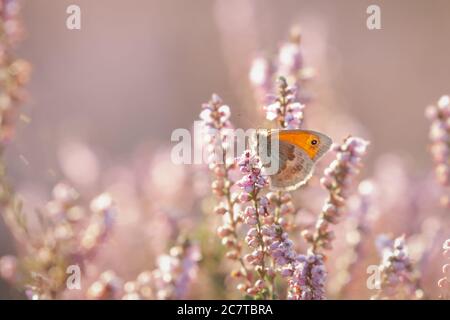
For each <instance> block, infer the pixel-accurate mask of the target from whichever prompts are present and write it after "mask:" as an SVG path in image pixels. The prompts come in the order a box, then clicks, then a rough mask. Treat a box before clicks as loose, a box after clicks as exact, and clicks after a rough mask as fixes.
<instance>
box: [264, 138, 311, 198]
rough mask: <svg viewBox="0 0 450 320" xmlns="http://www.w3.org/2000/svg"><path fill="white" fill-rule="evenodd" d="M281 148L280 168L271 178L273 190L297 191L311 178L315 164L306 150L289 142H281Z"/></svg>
mask: <svg viewBox="0 0 450 320" xmlns="http://www.w3.org/2000/svg"><path fill="white" fill-rule="evenodd" d="M279 148H280V152H279V156H278V164H279V168H278V172H277V173H276V174H274V175H271V176H270V185H271V187H272V188H273V189H283V190H287V191H291V190H295V189H297V188H299V187H300V186H302V185H303V184H305V183H306V182H307V181H308V180H309V178H311V176H312V172H313V168H314V162H313V160H311V158H310V157H309V156H308V154H307V153H306V152H305V151H304V150H302V149H300V148H298V147H297V146H295V145H293V144H291V143H289V142H285V141H281V140H280V142H279ZM275 157H276V156H274V157H273V158H274V160H275V161H277V159H275Z"/></svg>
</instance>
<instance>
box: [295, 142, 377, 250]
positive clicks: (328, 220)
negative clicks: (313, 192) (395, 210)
mask: <svg viewBox="0 0 450 320" xmlns="http://www.w3.org/2000/svg"><path fill="white" fill-rule="evenodd" d="M368 144H369V143H368V142H367V141H366V140H363V139H361V138H357V137H348V138H346V139H345V140H344V142H343V143H342V145H335V146H333V150H334V151H335V152H336V153H337V155H336V159H335V160H334V161H333V162H332V163H331V164H330V166H329V167H328V168H326V169H325V171H324V177H323V178H322V179H321V181H320V182H321V184H322V186H323V187H324V188H325V189H326V190H327V191H328V193H329V197H328V199H327V201H326V203H325V205H324V206H323V208H322V212H321V214H320V217H319V219H318V220H317V223H316V230H315V232H314V234H311V233H309V232H308V231H307V230H305V231H304V232H303V236H304V237H305V239H306V240H307V241H308V242H309V243H310V244H311V246H312V250H313V252H317V251H318V250H319V249H320V248H323V249H331V248H332V246H331V242H332V240H333V239H334V237H335V236H334V232H333V231H330V230H329V225H330V224H336V223H337V222H338V218H339V217H340V216H341V215H342V209H343V208H344V206H345V200H346V198H347V197H348V195H349V187H350V186H351V183H352V179H353V176H355V175H356V174H357V173H358V172H359V169H360V166H361V160H362V157H363V156H364V155H365V154H366V150H367V146H368Z"/></svg>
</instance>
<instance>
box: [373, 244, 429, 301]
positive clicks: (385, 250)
mask: <svg viewBox="0 0 450 320" xmlns="http://www.w3.org/2000/svg"><path fill="white" fill-rule="evenodd" d="M377 247H378V250H379V251H380V254H381V264H380V265H379V271H380V272H381V279H380V282H379V283H378V284H377V285H378V286H379V288H380V289H379V292H378V293H377V294H376V295H375V296H374V297H373V298H374V299H379V298H391V299H395V298H401V299H405V298H416V299H420V298H422V297H423V292H422V290H421V289H420V287H419V285H418V280H417V277H416V275H415V270H414V267H413V264H412V262H411V259H410V257H409V253H408V248H407V246H406V243H405V237H404V236H401V237H398V238H396V239H394V240H390V239H389V238H388V237H386V236H380V237H378V239H377Z"/></svg>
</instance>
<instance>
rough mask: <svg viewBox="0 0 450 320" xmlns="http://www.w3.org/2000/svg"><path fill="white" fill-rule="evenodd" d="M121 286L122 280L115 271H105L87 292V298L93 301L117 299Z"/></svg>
mask: <svg viewBox="0 0 450 320" xmlns="http://www.w3.org/2000/svg"><path fill="white" fill-rule="evenodd" d="M121 286H122V280H121V279H120V278H119V277H118V276H117V275H116V273H115V272H114V271H112V270H108V271H105V272H103V273H102V274H101V275H100V277H99V279H98V280H97V281H95V282H94V283H93V284H91V285H90V286H89V288H88V290H87V292H86V298H87V299H92V300H111V299H114V298H117V296H118V294H119V292H120V290H121Z"/></svg>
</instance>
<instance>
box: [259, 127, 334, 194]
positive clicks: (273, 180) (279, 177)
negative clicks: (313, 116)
mask: <svg viewBox="0 0 450 320" xmlns="http://www.w3.org/2000/svg"><path fill="white" fill-rule="evenodd" d="M256 139H257V143H256V152H257V153H258V154H259V155H260V157H261V156H262V155H267V156H268V161H266V162H265V163H264V162H263V163H264V167H265V168H266V169H267V168H270V169H272V170H271V171H270V173H268V174H267V175H269V177H270V184H271V187H272V188H273V189H281V190H288V191H290V190H295V189H297V188H299V187H300V186H302V185H303V184H305V183H306V182H307V181H308V180H309V178H311V176H312V173H313V170H314V164H315V163H316V162H317V161H318V160H319V159H320V158H321V157H322V156H323V155H324V154H325V153H326V152H327V151H328V150H329V149H330V147H331V143H332V141H331V139H330V138H329V137H328V136H326V135H324V134H322V133H320V132H316V131H311V130H268V129H262V130H261V129H260V130H258V131H257V133H256ZM274 143H277V144H278V146H276V147H274ZM272 147H274V148H272ZM274 165H275V166H274ZM274 168H275V170H273V169H274Z"/></svg>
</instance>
